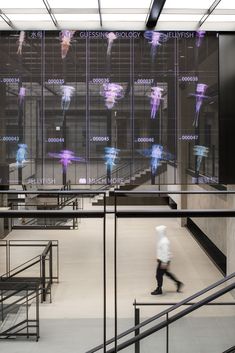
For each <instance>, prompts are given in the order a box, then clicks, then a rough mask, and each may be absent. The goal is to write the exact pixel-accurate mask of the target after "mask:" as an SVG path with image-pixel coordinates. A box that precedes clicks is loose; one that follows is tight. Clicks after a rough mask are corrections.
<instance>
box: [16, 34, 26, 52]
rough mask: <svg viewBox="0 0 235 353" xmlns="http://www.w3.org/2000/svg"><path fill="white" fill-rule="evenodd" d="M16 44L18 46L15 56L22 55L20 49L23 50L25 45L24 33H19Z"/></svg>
mask: <svg viewBox="0 0 235 353" xmlns="http://www.w3.org/2000/svg"><path fill="white" fill-rule="evenodd" d="M17 44H18V49H17V54H19V55H22V48H23V45H24V44H25V31H20V34H19V39H18V41H17Z"/></svg>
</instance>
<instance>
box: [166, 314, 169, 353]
mask: <svg viewBox="0 0 235 353" xmlns="http://www.w3.org/2000/svg"><path fill="white" fill-rule="evenodd" d="M168 320H169V315H168V313H167V314H166V322H167V326H166V353H169V325H168Z"/></svg>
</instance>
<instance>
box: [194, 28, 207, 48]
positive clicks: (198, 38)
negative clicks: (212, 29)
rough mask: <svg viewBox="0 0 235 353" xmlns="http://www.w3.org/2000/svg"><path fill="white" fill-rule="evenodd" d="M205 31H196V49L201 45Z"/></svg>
mask: <svg viewBox="0 0 235 353" xmlns="http://www.w3.org/2000/svg"><path fill="white" fill-rule="evenodd" d="M205 34H206V31H196V47H197V48H199V47H200V46H201V44H202V39H203V38H204V37H205Z"/></svg>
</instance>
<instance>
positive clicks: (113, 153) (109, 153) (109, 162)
mask: <svg viewBox="0 0 235 353" xmlns="http://www.w3.org/2000/svg"><path fill="white" fill-rule="evenodd" d="M104 152H105V155H104V159H105V164H106V166H107V168H108V167H109V168H110V170H112V168H113V166H115V165H116V164H115V160H116V158H117V155H118V153H119V152H120V150H119V149H117V148H115V147H105V148H104Z"/></svg>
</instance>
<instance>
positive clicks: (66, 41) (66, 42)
mask: <svg viewBox="0 0 235 353" xmlns="http://www.w3.org/2000/svg"><path fill="white" fill-rule="evenodd" d="M75 32H76V31H69V30H63V31H61V32H60V40H61V58H62V59H65V58H66V56H67V53H68V51H69V47H70V45H71V40H72V38H73V36H74V33H75Z"/></svg>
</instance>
